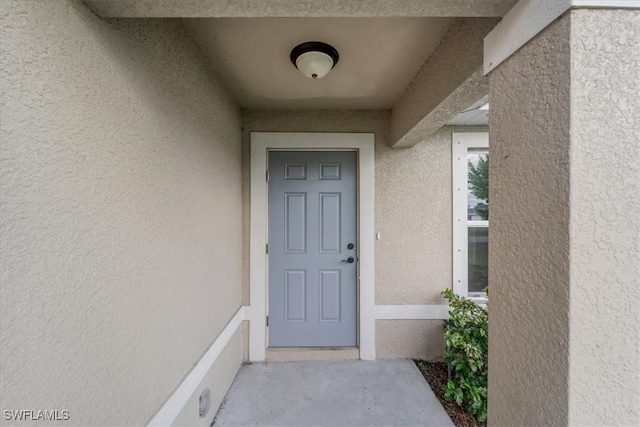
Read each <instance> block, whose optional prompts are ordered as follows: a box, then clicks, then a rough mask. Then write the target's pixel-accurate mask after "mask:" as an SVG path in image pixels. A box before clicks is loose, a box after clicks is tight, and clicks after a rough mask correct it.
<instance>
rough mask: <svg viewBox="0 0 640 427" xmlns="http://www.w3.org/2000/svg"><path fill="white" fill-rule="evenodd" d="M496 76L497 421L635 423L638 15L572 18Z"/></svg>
mask: <svg viewBox="0 0 640 427" xmlns="http://www.w3.org/2000/svg"><path fill="white" fill-rule="evenodd" d="M489 81H490V101H489V102H490V106H491V107H490V108H491V110H490V111H491V115H490V128H489V129H490V132H489V133H490V159H491V170H490V194H491V196H490V200H491V219H490V221H491V226H490V246H489V256H490V261H489V264H490V270H489V277H490V284H489V289H490V304H489V307H490V308H489V317H490V322H489V323H490V327H489V337H490V338H489V424H490V425H493V426H502V425H512V426H524V425H527V426H529V425H576V426H577V425H581V426H582V425H637V423H638V421H639V420H640V406H639V405H638V402H640V392H639V387H640V356H639V337H640V316H639V310H638V302H639V301H640V290H639V289H640V154H639V151H640V129H639V122H638V117H639V114H640V89H639V83H638V82H639V81H640V11H638V10H634V9H619V10H616V9H571V10H569V11H567V12H565V13H564V14H563V15H562V16H561V17H560V18H558V19H557V20H555V21H553V22H552V23H551V24H550V25H548V26H547V27H546V28H545V29H544V30H543V31H542V32H541V33H539V34H538V35H537V36H536V37H534V38H533V39H532V40H530V41H529V42H527V43H526V44H525V45H524V46H522V47H521V48H520V49H519V50H518V51H517V52H515V53H514V54H513V55H511V56H510V57H509V58H508V59H506V60H505V61H504V62H502V63H501V64H500V65H499V66H497V67H496V68H495V69H493V70H492V71H491V73H490V74H489Z"/></svg>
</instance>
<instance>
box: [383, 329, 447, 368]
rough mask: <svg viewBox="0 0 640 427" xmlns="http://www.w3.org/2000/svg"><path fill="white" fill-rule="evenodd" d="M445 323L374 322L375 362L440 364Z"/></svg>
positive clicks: (443, 347) (442, 353) (443, 348)
mask: <svg viewBox="0 0 640 427" xmlns="http://www.w3.org/2000/svg"><path fill="white" fill-rule="evenodd" d="M443 331H444V320H376V358H378V359H398V358H411V359H423V360H432V361H442V358H443V357H444V350H445V345H444V333H443Z"/></svg>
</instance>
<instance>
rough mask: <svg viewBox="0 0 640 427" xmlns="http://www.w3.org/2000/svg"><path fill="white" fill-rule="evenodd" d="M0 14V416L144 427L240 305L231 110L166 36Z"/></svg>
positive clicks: (62, 14) (24, 12) (51, 15)
mask: <svg viewBox="0 0 640 427" xmlns="http://www.w3.org/2000/svg"><path fill="white" fill-rule="evenodd" d="M0 5H1V6H0V7H1V8H0V11H1V12H0V13H1V19H2V21H1V34H0V39H1V40H2V41H1V43H0V48H1V54H2V71H1V78H2V104H1V111H0V115H1V130H2V134H1V135H2V136H1V138H2V140H1V144H2V145H1V151H0V153H1V168H0V173H1V175H0V178H1V180H0V190H1V197H0V199H1V223H0V234H1V236H0V238H1V240H0V257H1V259H2V267H1V285H2V286H1V291H0V292H1V297H0V301H1V310H0V311H1V325H2V335H1V341H2V346H1V357H0V359H1V375H2V394H1V396H0V400H1V402H2V407H1V409H2V410H5V409H9V410H11V409H34V410H38V409H43V410H44V409H59V410H63V409H66V410H68V411H69V412H70V417H71V420H70V421H71V424H76V425H99V424H109V425H142V424H144V423H146V422H147V421H148V420H149V419H150V418H151V417H152V416H153V415H154V413H155V412H156V411H157V410H158V409H159V408H160V407H161V405H162V404H163V402H164V401H165V399H167V397H168V396H169V395H170V394H171V393H172V392H173V390H174V389H175V388H176V387H177V386H178V384H180V382H181V380H182V379H183V377H184V376H185V375H186V374H187V373H188V372H189V370H190V369H191V368H192V367H193V365H194V364H195V363H196V362H197V361H198V360H199V358H200V357H201V355H202V354H203V353H204V352H205V350H206V349H207V348H208V347H209V346H210V344H211V343H212V342H213V341H214V339H215V338H216V336H217V335H218V333H219V332H220V331H221V330H222V328H223V327H224V326H225V324H226V323H227V321H228V320H229V319H230V318H231V317H232V315H233V314H234V313H235V312H236V310H237V309H238V307H239V306H240V303H241V301H240V299H241V298H240V277H241V249H240V245H241V241H240V236H241V223H240V209H241V207H240V205H241V199H240V177H241V174H240V168H241V163H240V158H241V157H240V111H239V109H238V107H237V106H236V105H235V103H234V102H233V101H232V100H231V99H230V98H229V97H228V96H227V94H226V93H225V92H224V91H223V90H222V89H221V87H220V85H219V84H218V82H217V81H216V80H215V78H213V77H212V75H211V73H210V71H209V70H208V69H207V67H206V66H205V63H204V61H202V60H201V58H200V54H199V51H198V50H197V48H196V47H195V45H194V44H193V43H192V42H191V41H190V40H189V39H188V38H187V37H186V36H185V35H184V33H183V31H182V29H181V27H179V26H178V24H177V23H176V22H174V21H163V20H158V21H137V20H136V21H120V22H105V21H102V20H100V19H98V18H97V17H95V16H94V15H93V14H92V13H91V12H89V11H88V10H87V9H86V8H85V7H84V6H83V5H81V4H80V2H79V1H62V0H60V1H51V2H35V1H11V0H8V1H4V0H3V1H2V2H0ZM239 360H241V355H238V356H237V361H239ZM228 366H235V365H234V364H233V363H231V364H229V365H228ZM66 425H69V423H66Z"/></svg>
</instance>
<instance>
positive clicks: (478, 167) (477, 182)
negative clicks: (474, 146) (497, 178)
mask: <svg viewBox="0 0 640 427" xmlns="http://www.w3.org/2000/svg"><path fill="white" fill-rule="evenodd" d="M467 170H468V183H469V185H468V191H467V220H469V221H486V220H488V219H489V153H487V152H478V151H475V152H474V151H470V152H469V153H468V154H467Z"/></svg>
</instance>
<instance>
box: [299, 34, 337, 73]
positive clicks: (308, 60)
mask: <svg viewBox="0 0 640 427" xmlns="http://www.w3.org/2000/svg"><path fill="white" fill-rule="evenodd" d="M338 59H339V56H338V51H337V50H335V48H334V47H333V46H331V45H328V44H326V43H322V42H305V43H302V44H299V45H298V46H296V47H294V48H293V50H292V51H291V62H292V63H293V65H294V66H295V67H296V68H297V69H298V70H300V72H301V73H302V74H304V75H305V76H307V77H309V78H310V79H321V78H322V77H324V76H326V75H327V73H328V72H329V71H331V69H332V68H333V67H335V66H336V64H337V63H338Z"/></svg>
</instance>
